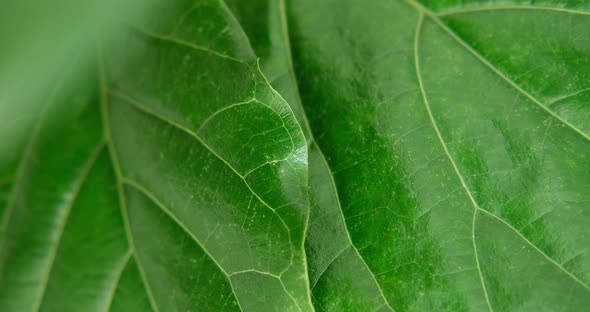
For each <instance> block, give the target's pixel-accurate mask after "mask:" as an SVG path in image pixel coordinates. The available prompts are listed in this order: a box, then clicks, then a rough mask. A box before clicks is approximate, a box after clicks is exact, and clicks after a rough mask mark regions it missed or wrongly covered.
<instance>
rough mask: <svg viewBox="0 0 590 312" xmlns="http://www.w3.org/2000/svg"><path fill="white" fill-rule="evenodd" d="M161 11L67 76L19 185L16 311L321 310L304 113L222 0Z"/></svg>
mask: <svg viewBox="0 0 590 312" xmlns="http://www.w3.org/2000/svg"><path fill="white" fill-rule="evenodd" d="M151 6H152V8H153V9H154V10H155V11H157V15H151V16H148V17H147V18H146V17H142V18H138V19H137V20H133V21H129V22H128V23H127V24H125V25H123V26H121V30H120V32H119V33H118V36H117V37H116V38H115V39H113V40H112V42H110V45H105V46H103V48H102V49H100V50H101V51H100V52H99V55H100V56H99V62H98V63H99V64H98V72H99V73H98V75H94V76H93V77H94V78H93V79H85V80H81V81H78V76H76V75H73V74H67V75H66V76H67V77H65V78H64V79H63V83H56V85H55V91H54V96H52V97H50V98H49V101H50V103H49V104H47V107H48V110H51V114H49V113H48V114H46V115H44V116H43V118H40V120H39V126H38V127H37V128H36V130H35V132H34V133H33V134H32V135H31V141H30V143H29V147H28V148H27V149H26V150H25V152H24V153H23V157H22V159H21V160H20V165H19V167H18V168H17V170H16V172H17V174H16V176H15V178H14V179H13V180H12V181H14V182H13V183H12V182H11V183H8V185H14V186H13V187H12V188H11V191H10V194H9V195H8V200H7V201H6V205H3V207H5V208H4V209H5V214H4V216H3V219H2V221H3V224H2V226H3V228H2V236H1V245H0V248H1V249H0V250H1V253H0V256H1V257H0V308H1V309H2V310H7V311H31V310H33V311H36V310H44V311H80V310H84V311H95V310H96V311H104V310H114V311H130V310H131V311H145V310H154V311H187V310H207V311H222V310H223V311H225V310H232V311H235V310H238V311H239V310H244V311H261V310H282V311H310V310H312V309H313V308H312V306H311V299H310V296H309V286H308V285H309V283H308V277H307V266H306V264H305V253H304V249H303V247H304V246H303V244H304V230H305V227H306V223H307V218H308V214H309V206H308V198H307V148H306V145H305V139H304V136H303V134H302V132H301V128H300V127H299V125H298V124H297V122H296V120H295V118H294V116H293V113H292V111H291V110H290V108H289V106H288V105H287V103H286V102H285V101H284V100H283V99H282V98H281V97H280V95H279V94H278V93H277V92H276V91H274V90H273V89H272V88H271V86H270V85H269V84H268V82H267V81H266V78H265V77H264V76H263V75H262V74H261V72H260V70H259V68H258V64H257V62H256V58H255V56H254V54H253V51H252V49H251V48H250V45H249V42H248V40H247V38H246V37H245V36H244V33H243V32H242V30H241V28H240V26H239V24H238V23H237V22H236V20H235V18H234V17H233V16H232V15H231V13H230V12H229V10H228V9H227V8H226V7H225V5H224V4H223V3H222V2H220V1H213V0H211V1H209V0H200V1H196V2H195V1H180V0H179V1H175V2H169V1H153V3H152V4H151ZM96 76H98V78H96ZM72 81H75V82H72Z"/></svg>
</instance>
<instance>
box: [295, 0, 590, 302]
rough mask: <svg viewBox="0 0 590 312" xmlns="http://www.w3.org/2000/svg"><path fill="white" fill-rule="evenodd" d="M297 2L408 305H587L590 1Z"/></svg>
mask: <svg viewBox="0 0 590 312" xmlns="http://www.w3.org/2000/svg"><path fill="white" fill-rule="evenodd" d="M435 12H436V13H435ZM287 16H288V19H289V30H290V37H291V46H292V47H293V56H294V67H295V72H296V75H297V81H298V82H299V87H300V94H301V97H302V103H303V105H304V107H305V112H306V115H307V117H308V119H309V121H310V122H309V123H310V126H311V130H312V133H313V135H314V137H315V138H316V142H317V144H318V146H319V147H320V148H321V150H322V151H323V152H324V155H325V156H326V159H327V161H328V166H329V168H330V171H331V174H332V176H333V178H334V181H335V183H336V189H337V194H338V197H339V198H340V205H341V207H342V211H343V214H344V217H345V219H346V229H347V230H348V233H349V235H350V237H351V239H352V244H353V245H354V246H356V247H357V248H358V250H359V252H360V256H361V257H362V258H363V259H364V261H365V262H366V263H367V265H368V268H369V270H370V272H371V273H372V274H373V276H374V277H375V278H376V280H377V282H378V284H379V286H380V288H381V289H382V290H383V293H384V295H385V298H386V299H387V301H388V302H389V304H390V305H391V306H392V307H393V308H394V309H396V310H399V311H408V310H409V311H413V310H416V311H424V310H436V311H439V310H453V311H461V310H475V311H479V310H496V311H529V310H562V311H571V310H577V309H579V307H582V306H586V305H588V303H589V302H590V288H589V287H588V283H589V279H588V273H587V272H588V265H589V263H590V261H589V260H588V259H587V258H586V257H587V253H586V250H587V246H588V243H589V242H588V240H587V237H588V235H587V229H586V228H587V227H586V224H587V223H588V221H589V219H590V215H589V214H588V212H589V210H588V190H589V188H590V176H589V175H588V174H587V173H588V172H590V170H589V169H590V167H589V164H590V162H589V161H588V160H589V158H588V157H589V156H588V155H590V140H589V136H588V133H589V132H588V122H589V121H590V119H589V118H588V116H589V115H588V114H589V112H590V107H589V106H588V105H586V104H587V102H588V101H587V98H586V96H587V93H586V91H587V88H588V85H587V84H588V81H589V80H588V79H587V78H588V77H587V75H588V74H587V73H588V69H589V68H590V63H588V57H587V56H588V55H589V52H590V51H589V49H590V42H588V40H587V36H585V35H583V31H581V32H572V31H571V29H588V26H589V25H588V24H589V23H590V18H589V17H590V16H589V15H588V13H587V11H585V7H584V6H583V5H578V6H576V5H574V4H573V3H569V2H550V1H545V2H542V3H540V4H538V5H530V4H521V3H514V4H509V5H508V4H506V3H502V4H495V3H488V2H486V3H483V2H479V1H473V2H469V3H463V2H455V1H432V2H425V4H420V3H416V2H411V1H409V2H405V1H370V2H366V1H353V0H351V1H324V2H322V3H321V4H318V3H317V2H315V1H291V2H289V3H288V5H287ZM310 159H311V158H310ZM310 166H311V165H310ZM322 209H324V210H328V209H329V208H326V207H324V208H322ZM312 216H313V215H312ZM309 262H310V263H313V261H312V260H310V261H309ZM345 272H349V271H343V272H339V273H340V274H345ZM314 296H315V293H314ZM322 305H323V306H326V304H322ZM327 310H328V309H327Z"/></svg>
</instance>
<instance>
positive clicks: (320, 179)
mask: <svg viewBox="0 0 590 312" xmlns="http://www.w3.org/2000/svg"><path fill="white" fill-rule="evenodd" d="M228 4H229V6H230V7H231V8H232V9H233V10H234V12H235V13H236V16H237V17H238V19H239V20H240V22H241V24H242V25H243V26H244V29H245V31H246V32H247V34H248V35H249V38H250V41H251V43H252V45H253V47H254V49H255V50H256V52H257V55H259V56H260V57H261V68H262V70H263V72H264V73H265V74H266V76H267V77H272V78H271V83H272V85H273V87H274V88H275V89H276V90H278V91H279V92H280V93H281V94H282V95H283V96H284V98H285V99H286V100H287V102H288V103H289V104H290V105H291V107H292V108H293V111H294V112H295V116H297V118H298V120H299V123H300V124H302V125H304V133H305V134H306V139H307V142H308V146H309V149H308V150H309V196H310V207H311V215H310V222H309V227H308V229H307V237H306V243H305V244H306V251H307V256H308V265H309V275H310V283H311V284H310V285H311V287H312V296H313V300H314V305H315V306H316V309H317V310H326V309H327V310H340V311H342V310H353V311H358V310H379V311H391V307H390V306H389V304H388V303H387V302H386V300H385V298H384V297H383V293H382V291H381V289H380V287H379V285H378V284H377V283H376V280H375V277H374V276H373V274H372V273H371V272H370V271H369V270H368V268H367V265H366V263H365V262H364V260H363V258H362V257H360V255H359V253H358V250H357V248H356V247H355V246H354V245H353V244H352V242H351V238H350V236H349V234H348V230H347V228H346V225H345V222H344V218H343V214H342V208H341V207H340V202H339V199H338V194H337V192H336V189H335V185H334V181H333V178H332V175H331V173H330V169H329V168H328V163H327V162H326V159H325V157H324V155H323V153H322V151H321V150H320V147H319V146H318V144H317V142H316V140H315V139H314V137H313V135H312V134H311V129H310V127H309V123H308V121H307V117H306V116H305V112H304V111H303V106H302V103H301V99H300V97H299V90H298V89H297V82H296V79H295V76H294V71H293V65H292V59H291V54H290V46H289V36H288V29H287V19H286V12H285V4H284V2H283V1H272V0H271V1H267V0H261V1H254V2H248V3H246V2H244V1H238V0H236V1H228ZM253 4H254V5H253ZM260 14H263V16H265V18H263V19H261V18H260V17H259V15H260ZM261 21H262V22H261ZM264 21H268V23H265V22H264Z"/></svg>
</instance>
